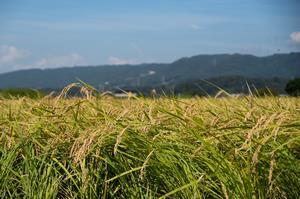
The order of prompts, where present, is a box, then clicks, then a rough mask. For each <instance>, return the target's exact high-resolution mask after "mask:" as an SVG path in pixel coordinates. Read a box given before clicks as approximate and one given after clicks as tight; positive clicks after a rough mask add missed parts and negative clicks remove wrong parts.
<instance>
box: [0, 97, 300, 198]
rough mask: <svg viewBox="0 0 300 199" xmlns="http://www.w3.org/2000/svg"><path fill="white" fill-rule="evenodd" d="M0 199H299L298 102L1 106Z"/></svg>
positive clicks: (91, 101)
mask: <svg viewBox="0 0 300 199" xmlns="http://www.w3.org/2000/svg"><path fill="white" fill-rule="evenodd" d="M0 131H1V139H0V143H1V145H0V167H1V173H0V194H1V195H0V197H1V198H24V197H25V198H299V193H300V99H299V98H288V97H285V98H277V97H267V98H255V97H251V96H248V97H245V98H241V99H233V98H222V99H214V98H191V99H180V98H179V99H175V98H160V99H142V98H131V99H114V98H111V97H103V96H102V97H93V96H92V95H88V97H87V98H76V99H63V95H60V96H58V97H57V98H51V97H50V98H47V97H45V98H43V99H37V100H32V99H28V98H21V99H14V100H0Z"/></svg>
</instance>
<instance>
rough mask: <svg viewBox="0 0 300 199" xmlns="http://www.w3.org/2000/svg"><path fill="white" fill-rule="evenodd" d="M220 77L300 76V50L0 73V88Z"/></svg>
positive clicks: (164, 82) (137, 83)
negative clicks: (164, 61)
mask: <svg viewBox="0 0 300 199" xmlns="http://www.w3.org/2000/svg"><path fill="white" fill-rule="evenodd" d="M221 76H240V77H241V76H242V77H247V78H262V79H265V78H273V77H278V78H282V79H291V78H293V77H296V76H300V52H297V53H289V54H274V55H272V56H265V57H257V56H253V55H241V54H218V55H197V56H193V57H187V58H181V59H179V60H177V61H175V62H173V63H170V64H140V65H117V66H116V65H115V66H112V65H103V66H81V67H65V68H56V69H29V70H20V71H14V72H9V73H4V74H0V88H12V87H18V88H22V87H23V88H24V87H26V88H36V89H45V88H53V89H58V88H62V87H64V86H66V85H67V84H69V83H73V82H76V81H77V80H78V79H80V80H82V81H84V82H86V83H88V84H91V85H92V86H94V87H96V88H103V87H105V86H112V87H151V86H158V85H168V84H169V85H177V84H180V83H182V82H188V81H197V80H200V79H209V78H216V77H221Z"/></svg>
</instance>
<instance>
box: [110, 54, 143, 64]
mask: <svg viewBox="0 0 300 199" xmlns="http://www.w3.org/2000/svg"><path fill="white" fill-rule="evenodd" d="M107 63H108V64H110V65H125V64H137V63H138V62H137V61H136V60H135V59H120V58H118V57H114V56H110V57H109V58H108V59H107Z"/></svg>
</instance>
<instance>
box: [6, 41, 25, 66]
mask: <svg viewBox="0 0 300 199" xmlns="http://www.w3.org/2000/svg"><path fill="white" fill-rule="evenodd" d="M27 55H28V53H27V52H25V51H23V50H20V49H18V48H17V47H15V46H8V45H1V46H0V65H2V64H7V63H12V62H14V61H16V60H18V59H21V58H23V57H25V56H27Z"/></svg>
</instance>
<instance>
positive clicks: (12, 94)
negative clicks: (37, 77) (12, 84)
mask: <svg viewBox="0 0 300 199" xmlns="http://www.w3.org/2000/svg"><path fill="white" fill-rule="evenodd" d="M43 96H44V93H43V92H42V91H38V90H33V89H27V88H10V89H4V90H0V98H1V97H2V98H5V99H13V98H21V97H28V98H32V99H38V98H41V97H43Z"/></svg>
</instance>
